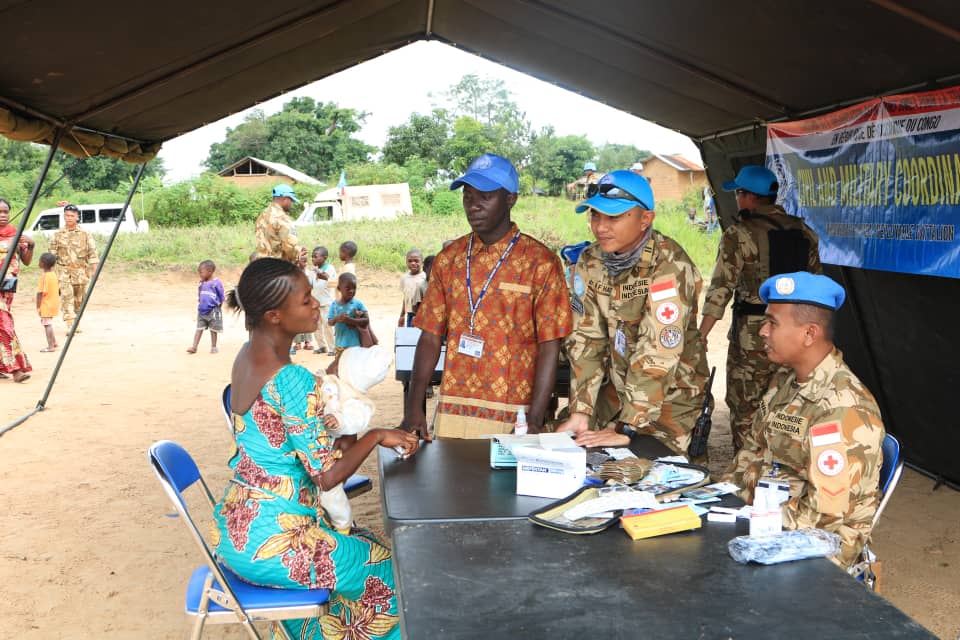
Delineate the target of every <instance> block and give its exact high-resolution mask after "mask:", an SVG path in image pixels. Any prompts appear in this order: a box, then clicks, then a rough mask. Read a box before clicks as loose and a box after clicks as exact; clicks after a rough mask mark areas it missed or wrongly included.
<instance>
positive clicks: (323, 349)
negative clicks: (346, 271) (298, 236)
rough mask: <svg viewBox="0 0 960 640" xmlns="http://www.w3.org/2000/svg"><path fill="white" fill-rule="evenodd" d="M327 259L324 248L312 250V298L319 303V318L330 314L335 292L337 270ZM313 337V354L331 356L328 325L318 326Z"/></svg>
mask: <svg viewBox="0 0 960 640" xmlns="http://www.w3.org/2000/svg"><path fill="white" fill-rule="evenodd" d="M328 257H329V254H328V253H327V248H326V247H316V248H315V249H314V250H313V267H314V268H313V277H314V281H313V297H314V298H316V299H317V301H318V302H319V303H320V317H321V318H326V317H327V314H328V313H330V304H331V303H332V302H333V296H334V292H335V291H336V290H337V270H336V269H334V268H333V265H332V264H330V263H329V262H327V258H328ZM313 336H314V337H315V338H316V339H317V348H316V349H314V350H313V352H314V353H329V354H330V355H333V347H334V343H333V330H332V329H331V328H330V325H329V324H327V323H326V322H321V323H320V324H318V325H317V330H316V331H315V332H314V334H313Z"/></svg>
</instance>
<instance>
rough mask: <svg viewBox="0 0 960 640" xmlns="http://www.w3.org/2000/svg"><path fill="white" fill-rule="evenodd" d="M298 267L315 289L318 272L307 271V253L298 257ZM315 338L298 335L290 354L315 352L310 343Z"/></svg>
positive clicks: (311, 334)
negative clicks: (301, 351)
mask: <svg viewBox="0 0 960 640" xmlns="http://www.w3.org/2000/svg"><path fill="white" fill-rule="evenodd" d="M297 266H298V267H299V268H300V271H302V272H303V274H304V275H305V276H307V282H309V283H310V287H311V289H312V288H313V286H314V284H315V282H316V272H315V271H314V270H313V269H307V254H306V251H304V252H303V253H301V254H300V255H299V256H298V257H297ZM312 337H313V333H312V332H311V333H298V334H297V337H296V338H294V339H293V344H292V345H290V354H291V355H293V354H294V353H296V352H297V351H299V350H307V351H313V343H311V342H310V339H311V338H312Z"/></svg>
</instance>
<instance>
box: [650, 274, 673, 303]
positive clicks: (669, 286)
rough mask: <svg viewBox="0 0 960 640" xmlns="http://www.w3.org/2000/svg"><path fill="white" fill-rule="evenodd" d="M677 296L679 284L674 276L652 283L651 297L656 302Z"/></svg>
mask: <svg viewBox="0 0 960 640" xmlns="http://www.w3.org/2000/svg"><path fill="white" fill-rule="evenodd" d="M676 297H677V285H676V283H675V282H674V280H673V278H671V279H669V280H664V281H663V282H658V283H656V284H652V285H650V299H651V300H653V301H654V302H659V301H661V300H666V299H667V298H676Z"/></svg>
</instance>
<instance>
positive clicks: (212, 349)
mask: <svg viewBox="0 0 960 640" xmlns="http://www.w3.org/2000/svg"><path fill="white" fill-rule="evenodd" d="M210 353H220V350H219V349H217V348H216V347H210Z"/></svg>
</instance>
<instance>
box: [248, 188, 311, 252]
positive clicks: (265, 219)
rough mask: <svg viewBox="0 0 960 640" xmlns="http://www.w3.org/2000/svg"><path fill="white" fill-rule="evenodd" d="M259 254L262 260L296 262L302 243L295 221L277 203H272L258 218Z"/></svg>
mask: <svg viewBox="0 0 960 640" xmlns="http://www.w3.org/2000/svg"><path fill="white" fill-rule="evenodd" d="M256 236H257V253H258V254H260V257H261V258H280V259H283V260H289V261H290V262H296V261H297V259H298V258H299V257H300V249H301V247H300V243H299V241H298V240H297V230H296V228H295V227H294V226H293V219H292V218H291V217H290V216H289V215H287V212H286V211H284V210H283V207H281V206H280V205H279V204H277V203H276V202H271V203H270V205H269V206H267V208H266V209H264V210H263V212H262V213H261V214H260V216H259V217H258V218H257V223H256Z"/></svg>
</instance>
